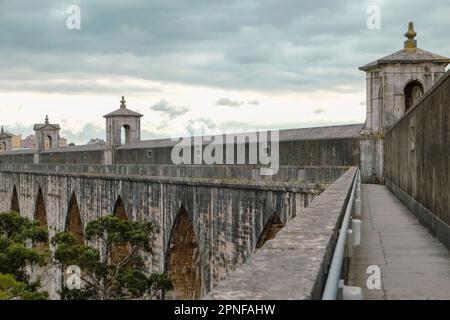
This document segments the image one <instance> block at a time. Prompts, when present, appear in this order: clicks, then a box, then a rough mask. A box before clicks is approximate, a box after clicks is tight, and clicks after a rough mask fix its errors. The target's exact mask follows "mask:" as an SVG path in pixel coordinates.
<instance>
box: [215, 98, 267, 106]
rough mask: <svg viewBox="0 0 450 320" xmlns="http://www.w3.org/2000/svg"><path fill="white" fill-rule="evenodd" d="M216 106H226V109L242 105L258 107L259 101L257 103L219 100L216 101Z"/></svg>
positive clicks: (255, 101) (226, 99)
mask: <svg viewBox="0 0 450 320" xmlns="http://www.w3.org/2000/svg"><path fill="white" fill-rule="evenodd" d="M216 105H218V106H228V107H240V106H242V105H252V106H257V105H259V101H257V100H251V101H236V100H232V99H230V98H220V99H219V100H217V102H216Z"/></svg>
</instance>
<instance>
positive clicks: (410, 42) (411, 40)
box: [405, 22, 417, 51]
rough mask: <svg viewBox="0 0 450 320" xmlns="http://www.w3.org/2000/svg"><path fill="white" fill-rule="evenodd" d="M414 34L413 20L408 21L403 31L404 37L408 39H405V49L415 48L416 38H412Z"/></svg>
mask: <svg viewBox="0 0 450 320" xmlns="http://www.w3.org/2000/svg"><path fill="white" fill-rule="evenodd" d="M416 35H417V33H416V31H414V22H410V23H409V26H408V31H407V32H406V33H405V37H406V38H408V40H406V41H405V49H408V50H412V51H414V50H415V49H416V48H417V40H416V39H414V38H415V36H416Z"/></svg>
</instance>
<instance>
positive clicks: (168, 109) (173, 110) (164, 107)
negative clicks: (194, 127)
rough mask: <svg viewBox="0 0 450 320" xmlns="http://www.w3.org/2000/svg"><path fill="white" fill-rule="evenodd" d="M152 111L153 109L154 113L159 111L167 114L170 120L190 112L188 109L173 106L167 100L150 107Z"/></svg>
mask: <svg viewBox="0 0 450 320" xmlns="http://www.w3.org/2000/svg"><path fill="white" fill-rule="evenodd" d="M150 109H152V110H153V111H158V112H161V113H163V114H166V115H167V116H169V118H170V119H175V118H176V117H179V116H181V115H183V114H185V113H188V112H189V108H188V107H178V106H174V105H171V104H169V102H167V101H166V100H165V99H163V100H160V101H159V102H157V103H155V104H154V105H152V106H151V107H150Z"/></svg>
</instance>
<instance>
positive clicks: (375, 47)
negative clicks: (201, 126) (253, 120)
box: [0, 0, 450, 93]
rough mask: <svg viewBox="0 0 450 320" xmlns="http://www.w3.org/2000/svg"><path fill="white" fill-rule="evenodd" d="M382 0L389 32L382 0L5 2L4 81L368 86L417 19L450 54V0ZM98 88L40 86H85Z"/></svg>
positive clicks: (0, 32)
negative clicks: (68, 22)
mask: <svg viewBox="0 0 450 320" xmlns="http://www.w3.org/2000/svg"><path fill="white" fill-rule="evenodd" d="M74 3H75V4H76V3H80V5H81V14H82V25H81V30H77V31H70V30H67V29H66V28H65V19H66V18H67V14H66V13H65V8H66V7H67V6H68V5H70V4H74ZM380 3H381V10H382V11H381V13H382V29H381V30H377V31H371V30H368V29H367V28H366V19H367V17H368V16H367V13H366V9H367V6H368V5H369V4H371V1H364V2H355V1H351V0H342V1H331V0H328V1H326V0H317V1H313V2H312V1H298V0H284V1H282V2H280V1H278V0H264V1H252V0H239V1H238V0H230V1H227V2H223V1H206V0H199V1H188V0H180V1H166V0H152V1H144V0H141V1H139V0H134V1H128V2H123V1H117V0H113V1H111V0H110V1H106V0H99V1H89V2H88V1H68V2H65V1H63V2H55V1H52V0H41V1H39V2H37V1H25V0H21V1H1V2H0V41H1V43H2V46H1V48H0V54H1V56H2V57H4V59H2V61H0V70H2V72H1V73H0V79H1V80H4V81H8V80H10V77H17V78H18V79H19V80H20V81H19V82H17V83H15V84H14V86H15V89H16V90H30V84H28V85H27V83H26V82H24V84H25V85H24V86H22V83H21V81H28V80H38V81H45V80H46V79H47V78H51V77H52V76H54V75H58V76H63V77H66V78H69V79H70V78H71V77H73V76H74V75H75V74H78V75H80V78H85V79H95V78H97V77H111V76H116V77H120V76H129V77H135V78H142V79H146V80H158V81H162V82H176V83H183V84H190V85H202V86H211V87H220V88H225V89H239V90H245V89H252V90H261V91H267V90H287V91H298V92H310V91H311V90H319V89H324V88H327V89H330V90H333V88H335V87H336V86H337V85H341V84H346V85H348V86H351V87H354V88H355V89H357V90H360V89H362V88H363V86H364V81H363V79H364V75H363V74H362V73H361V72H360V71H358V70H357V67H358V66H361V65H363V64H365V63H367V62H370V61H372V60H374V59H376V58H379V57H381V56H384V55H386V54H389V53H391V52H393V51H396V50H398V49H400V48H401V47H402V44H403V37H402V35H403V33H404V31H405V29H406V26H407V22H408V21H409V20H411V19H415V22H416V29H417V32H418V37H417V38H418V42H419V46H420V47H422V48H424V49H428V50H430V51H435V52H436V53H440V54H442V55H449V52H448V51H449V50H450V46H449V45H446V44H443V42H442V41H443V39H446V38H447V34H446V30H448V29H449V27H450V20H448V17H447V15H446V14H445V13H446V12H448V10H449V9H450V3H449V2H448V0H435V1H433V4H432V5H431V4H430V3H428V2H424V1H420V0H411V1H408V5H407V6H406V5H405V4H404V2H403V1H395V2H394V1H390V2H380ZM418 13H420V14H418ZM430 19H432V21H433V23H432V24H431V23H429V20H430ZM91 85H92V84H91V83H88V82H86V83H78V84H77V85H72V86H70V85H65V86H61V85H59V86H57V85H54V86H47V87H45V86H42V88H41V87H39V86H38V85H33V87H32V88H31V89H35V90H43V91H45V92H47V91H51V90H56V91H58V92H64V91H65V90H67V91H68V92H71V93H73V92H88V91H89V90H90V89H89V88H90V86H91ZM22 88H23V89H22ZM111 88H112V89H110V90H115V88H114V87H113V86H112V87H111ZM130 89H132V90H136V91H137V92H139V90H141V88H130ZM94 90H108V88H101V87H96V88H95V89H94ZM130 93H131V92H130Z"/></svg>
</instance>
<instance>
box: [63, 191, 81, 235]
mask: <svg viewBox="0 0 450 320" xmlns="http://www.w3.org/2000/svg"><path fill="white" fill-rule="evenodd" d="M65 226H66V231H69V232H72V233H73V234H74V235H75V239H76V240H77V241H78V242H79V243H80V244H82V243H84V228H83V224H82V222H81V215H80V208H79V206H78V201H77V197H76V194H75V191H73V192H72V195H71V196H70V201H69V206H68V209H67V219H66V224H65Z"/></svg>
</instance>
